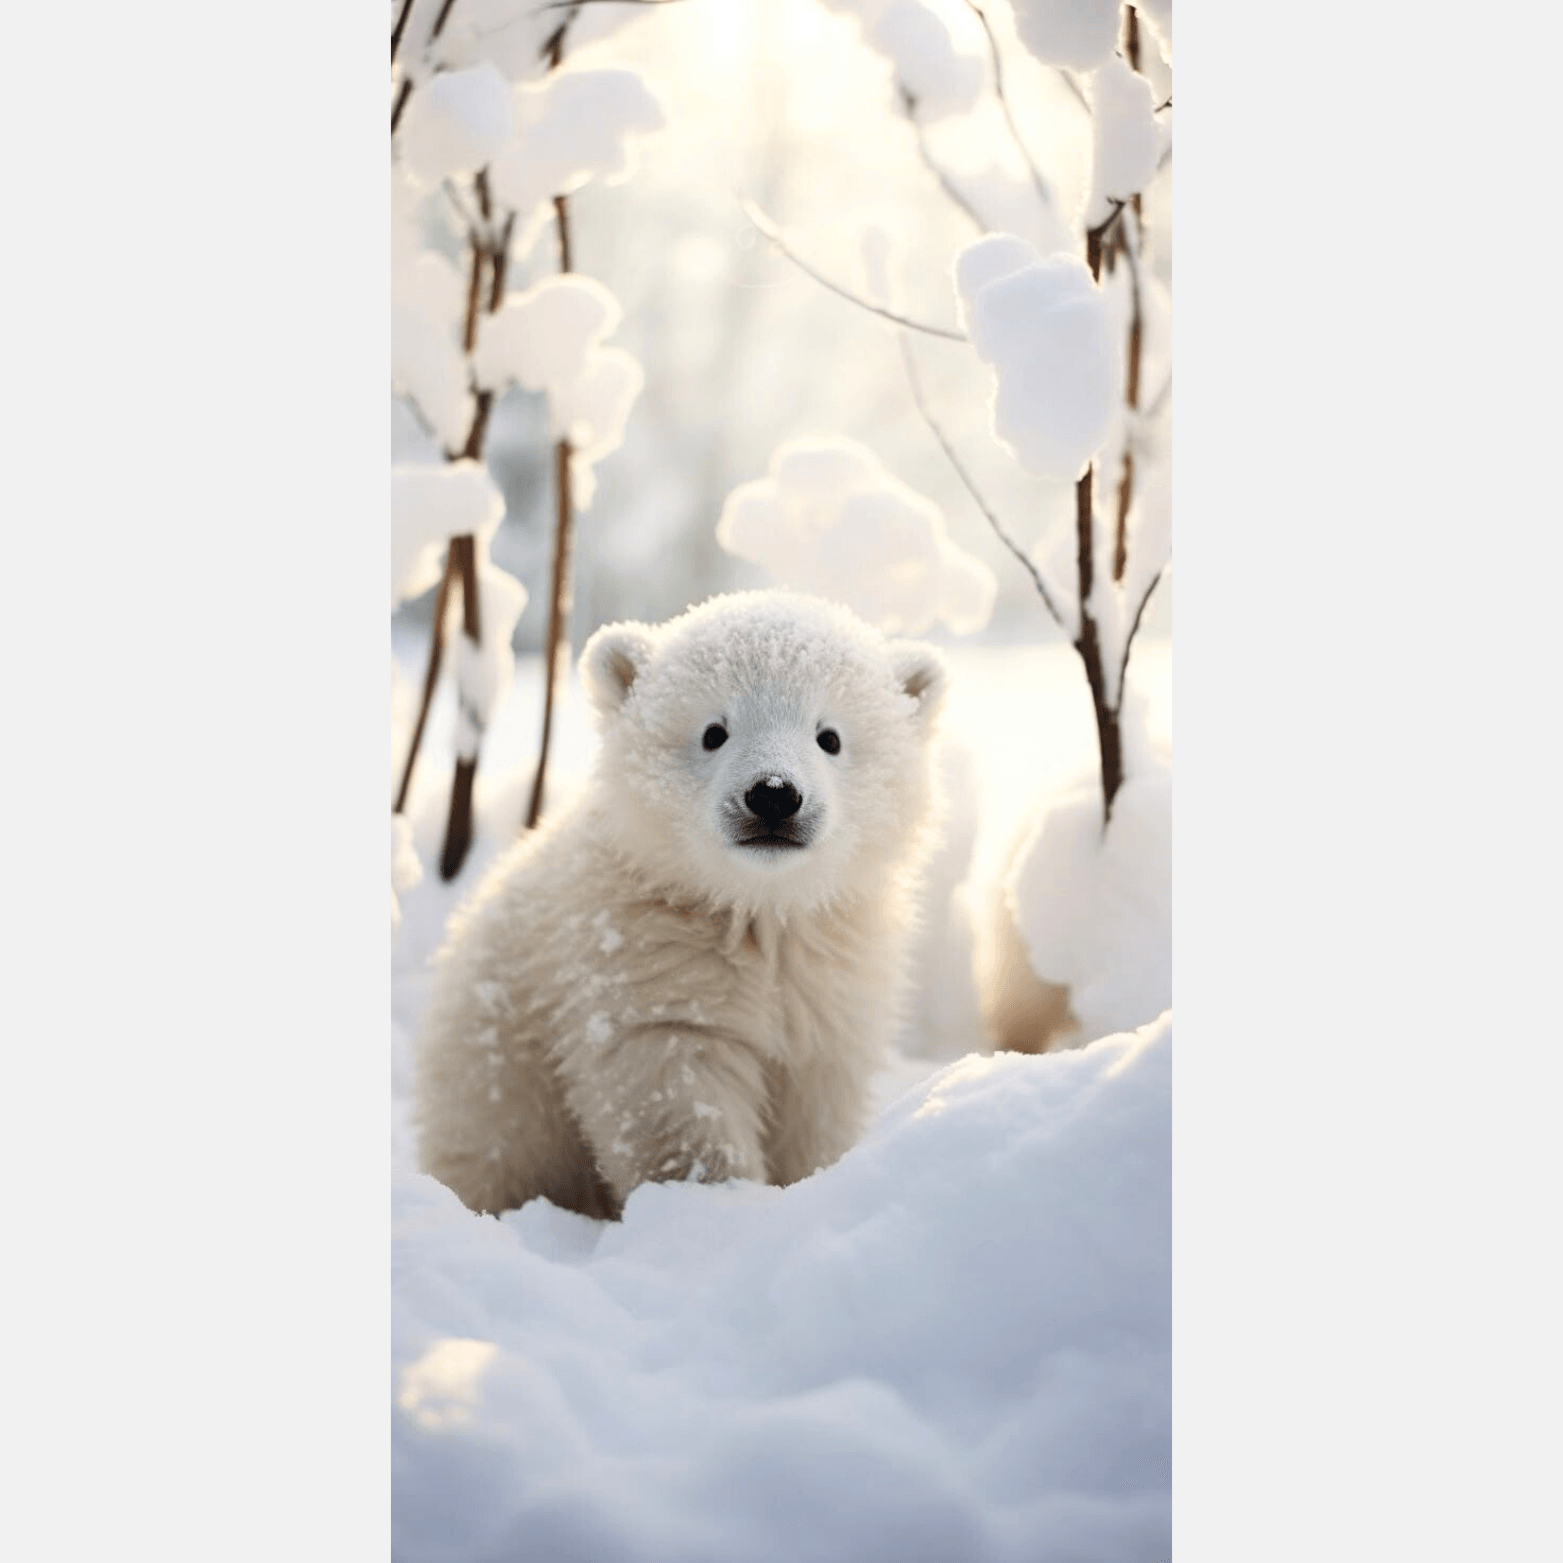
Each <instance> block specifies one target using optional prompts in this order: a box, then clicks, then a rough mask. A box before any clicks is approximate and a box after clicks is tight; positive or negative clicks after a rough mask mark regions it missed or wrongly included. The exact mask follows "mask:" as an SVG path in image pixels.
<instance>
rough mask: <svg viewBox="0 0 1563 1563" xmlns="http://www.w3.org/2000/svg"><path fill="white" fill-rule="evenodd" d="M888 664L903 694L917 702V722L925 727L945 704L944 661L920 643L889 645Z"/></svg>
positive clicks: (898, 641)
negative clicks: (893, 670) (892, 669)
mask: <svg viewBox="0 0 1563 1563" xmlns="http://www.w3.org/2000/svg"><path fill="white" fill-rule="evenodd" d="M890 665H891V667H893V668H894V669H895V676H896V682H897V683H898V684H899V685H900V686H901V691H902V693H903V694H908V695H910V696H911V697H912V699H914V700H915V701H916V702H917V723H918V725H919V726H920V727H928V726H930V725H931V724H932V722H933V719H934V717H935V716H936V715H937V714H938V712H939V708H940V706H942V705H943V704H944V692H945V690H946V688H947V687H948V685H949V675H948V673H947V671H946V669H945V665H944V658H943V657H942V656H940V655H939V653H938V652H937V651H935V650H934V648H933V647H932V646H929V645H927V644H925V643H924V642H923V641H920V640H893V641H891V642H890Z"/></svg>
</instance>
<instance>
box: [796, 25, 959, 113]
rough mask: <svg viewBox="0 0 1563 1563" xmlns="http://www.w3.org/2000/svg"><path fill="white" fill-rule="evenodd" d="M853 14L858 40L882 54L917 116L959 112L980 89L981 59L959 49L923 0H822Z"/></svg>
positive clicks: (946, 29) (946, 28)
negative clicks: (910, 98) (858, 28)
mask: <svg viewBox="0 0 1563 1563" xmlns="http://www.w3.org/2000/svg"><path fill="white" fill-rule="evenodd" d="M824 3H825V5H826V7H827V8H828V9H829V10H832V11H837V12H841V13H844V14H846V15H849V16H855V17H856V18H857V20H858V24H859V26H860V27H861V28H862V32H863V40H864V42H865V43H867V44H868V46H869V47H870V48H871V49H873V50H874V51H875V52H876V53H877V54H881V55H883V56H884V57H885V58H886V59H887V60H888V61H889V62H890V66H891V69H892V70H893V71H894V72H895V78H896V82H897V84H898V85H899V86H900V87H901V89H902V90H903V91H905V92H907V93H909V94H910V95H911V96H912V98H914V99H915V100H916V109H917V114H918V116H919V118H922V119H927V120H936V119H943V118H945V117H946V116H947V115H951V114H964V113H965V112H966V111H967V110H968V109H970V108H971V106H972V104H973V103H975V102H976V100H977V94H978V93H979V92H980V91H981V90H982V82H983V74H984V68H983V62H982V60H981V58H980V57H979V56H977V55H974V54H963V53H961V52H960V51H958V50H957V49H956V47H955V45H954V43H953V42H952V40H951V38H950V30H949V28H948V27H946V26H945V24H944V22H943V20H942V19H941V18H940V17H938V16H937V15H935V14H934V12H933V11H932V10H930V9H929V7H928V6H926V5H924V4H923V3H922V0H824Z"/></svg>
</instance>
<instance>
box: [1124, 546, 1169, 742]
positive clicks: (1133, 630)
mask: <svg viewBox="0 0 1563 1563" xmlns="http://www.w3.org/2000/svg"><path fill="white" fill-rule="evenodd" d="M1166 568H1167V566H1166V565H1165V564H1163V565H1162V566H1161V569H1159V570H1157V572H1156V573H1155V574H1154V575H1153V576H1152V577H1151V583H1150V585H1149V586H1147V587H1146V588H1145V595H1144V596H1143V597H1141V598H1140V605H1139V607H1138V608H1136V609H1135V610H1134V621H1133V623H1131V624H1130V625H1129V633H1128V634H1127V635H1126V636H1124V641H1123V660H1122V661H1121V662H1120V663H1119V664H1118V705H1117V708H1116V709H1117V710H1119V711H1122V710H1123V681H1124V679H1125V678H1126V677H1127V676H1128V673H1129V648H1130V647H1131V646H1132V645H1133V644H1134V637H1135V636H1136V635H1137V634H1138V633H1139V629H1140V620H1141V619H1142V618H1144V616H1145V604H1146V603H1148V602H1149V601H1150V600H1151V593H1152V592H1153V591H1155V590H1156V587H1157V585H1158V584H1159V583H1160V581H1161V577H1162V571H1164V570H1165V569H1166Z"/></svg>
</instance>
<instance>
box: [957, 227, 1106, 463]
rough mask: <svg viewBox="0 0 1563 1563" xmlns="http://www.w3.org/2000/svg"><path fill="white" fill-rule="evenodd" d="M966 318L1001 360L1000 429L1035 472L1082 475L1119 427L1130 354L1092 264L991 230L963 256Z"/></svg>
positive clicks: (989, 355) (996, 416) (983, 348)
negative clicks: (1124, 351)
mask: <svg viewBox="0 0 1563 1563" xmlns="http://www.w3.org/2000/svg"><path fill="white" fill-rule="evenodd" d="M955 281H956V290H957V293H958V295H959V301H960V311H961V318H962V320H963V321H964V323H965V325H966V330H967V333H968V335H969V336H970V337H971V342H972V346H973V348H975V350H976V353H977V356H978V357H979V358H980V359H982V361H983V362H984V363H987V364H989V365H991V366H992V368H993V380H994V389H993V409H992V410H993V433H994V435H995V437H996V438H997V439H998V440H999V441H1000V442H1001V443H1002V444H1003V445H1004V446H1005V447H1006V448H1007V449H1008V450H1009V451H1010V452H1011V453H1012V454H1013V455H1014V456H1015V458H1016V459H1017V460H1018V461H1019V462H1020V464H1021V466H1023V467H1024V468H1025V469H1026V471H1028V472H1030V473H1032V474H1034V475H1035V476H1037V477H1042V478H1052V479H1055V480H1057V481H1059V482H1073V481H1074V480H1075V479H1076V478H1078V477H1079V476H1080V474H1081V473H1082V472H1083V471H1084V470H1085V468H1086V466H1087V464H1088V463H1089V462H1090V460H1091V458H1092V457H1093V456H1094V455H1095V454H1096V452H1097V450H1098V449H1099V448H1100V447H1101V445H1102V443H1103V441H1104V440H1105V439H1106V438H1107V436H1108V434H1109V433H1110V431H1111V429H1112V423H1113V418H1114V417H1115V415H1116V413H1117V410H1118V407H1119V405H1120V403H1121V402H1122V400H1123V354H1122V349H1121V343H1120V341H1119V339H1118V337H1117V335H1116V334H1115V332H1114V330H1113V317H1112V312H1111V310H1109V308H1108V307H1107V304H1106V302H1105V300H1104V298H1103V296H1102V291H1101V289H1100V288H1098V287H1097V285H1096V283H1095V282H1093V281H1092V279H1091V273H1090V271H1089V270H1088V269H1087V267H1086V265H1085V263H1084V262H1083V261H1081V260H1079V259H1078V258H1077V257H1075V256H1073V255H1048V256H1042V255H1039V254H1038V253H1037V252H1036V251H1035V250H1034V249H1033V248H1032V247H1031V246H1030V245H1029V244H1027V243H1026V242H1025V241H1024V240H1022V239H1017V238H1015V237H1014V236H1013V235H1011V234H991V235H989V236H987V237H986V238H982V239H978V240H977V241H976V242H975V243H974V244H971V245H968V246H967V247H966V248H965V249H964V250H962V251H961V253H960V255H959V256H958V257H957V258H956V265H955Z"/></svg>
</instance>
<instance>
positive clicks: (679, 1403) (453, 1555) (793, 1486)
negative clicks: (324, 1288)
mask: <svg viewBox="0 0 1563 1563" xmlns="http://www.w3.org/2000/svg"><path fill="white" fill-rule="evenodd" d="M1171 1057H1172V1026H1171V1017H1170V1016H1167V1017H1163V1018H1162V1019H1161V1020H1159V1021H1158V1022H1157V1023H1156V1024H1155V1025H1153V1026H1149V1027H1147V1028H1145V1029H1144V1030H1143V1031H1141V1032H1140V1033H1139V1034H1138V1035H1136V1036H1115V1037H1110V1038H1106V1039H1104V1040H1102V1041H1100V1042H1098V1043H1096V1044H1095V1045H1094V1046H1092V1047H1089V1048H1086V1049H1083V1050H1080V1051H1077V1052H1071V1053H1063V1054H1057V1055H1053V1056H1044V1057H1025V1056H1020V1055H1015V1054H1005V1055H999V1056H996V1057H991V1058H983V1057H977V1056H970V1057H967V1058H965V1059H963V1060H962V1061H960V1062H959V1063H956V1064H954V1065H951V1066H950V1067H948V1068H946V1069H944V1070H943V1071H942V1072H940V1073H939V1074H937V1075H935V1076H934V1077H933V1078H932V1080H931V1081H930V1082H928V1083H926V1084H924V1085H923V1086H921V1087H920V1088H918V1089H915V1090H913V1091H911V1092H909V1093H908V1094H907V1095H905V1096H904V1097H902V1099H901V1100H900V1101H899V1102H897V1103H896V1104H895V1105H894V1106H893V1107H892V1108H891V1109H890V1110H889V1111H888V1112H886V1113H885V1114H884V1116H883V1117H882V1118H881V1119H880V1121H879V1123H878V1124H877V1126H876V1127H875V1129H874V1130H873V1131H872V1132H871V1133H870V1134H869V1136H868V1137H867V1138H866V1139H865V1140H863V1141H862V1142H861V1143H860V1144H859V1145H858V1146H857V1147H855V1148H854V1149H853V1150H852V1151H850V1152H849V1153H848V1154H847V1155H846V1156H845V1157H844V1158H843V1159H842V1160H841V1161H840V1162H838V1163H837V1164H836V1165H834V1166H833V1167H830V1168H828V1169H826V1170H825V1171H823V1172H821V1173H819V1174H817V1175H816V1176H814V1177H812V1178H810V1179H807V1180H806V1181H805V1182H803V1183H799V1184H796V1185H794V1186H793V1187H791V1188H785V1189H781V1188H768V1187H762V1186H759V1185H755V1184H748V1183H731V1184H725V1185H716V1186H701V1185H696V1184H647V1185H645V1186H643V1187H641V1188H639V1189H637V1190H636V1191H635V1193H634V1194H633V1195H632V1196H631V1198H630V1200H629V1202H628V1204H627V1206H626V1209H625V1211H624V1218H623V1221H622V1223H620V1224H600V1223H597V1222H593V1221H590V1220H587V1219H585V1218H582V1217H578V1216H574V1215H571V1214H568V1213H565V1212H563V1211H560V1210H558V1209H556V1208H555V1207H553V1206H552V1205H550V1204H548V1203H547V1202H546V1201H542V1200H538V1201H534V1202H533V1203H531V1204H530V1205H528V1206H526V1207H524V1208H523V1209H522V1210H520V1211H517V1212H511V1213H509V1214H507V1215H506V1216H504V1217H503V1218H502V1219H500V1220H497V1221H496V1220H493V1219H491V1218H485V1217H479V1216H475V1215H472V1214H471V1213H469V1212H468V1211H467V1210H465V1209H464V1208H463V1207H462V1206H461V1204H460V1203H459V1201H457V1199H456V1197H455V1196H454V1195H453V1194H451V1193H450V1192H449V1191H448V1190H446V1189H445V1188H443V1187H442V1186H441V1185H439V1184H438V1183H436V1182H435V1181H434V1180H433V1179H431V1178H428V1177H425V1176H421V1175H416V1174H411V1173H406V1172H401V1173H398V1175H397V1176H396V1179H395V1182H394V1187H393V1200H394V1214H393V1223H394V1225H393V1258H392V1264H393V1287H394V1293H393V1295H394V1303H393V1318H392V1337H393V1355H394V1364H395V1383H394V1390H393V1394H394V1407H395V1408H394V1411H393V1423H392V1470H393V1478H394V1487H393V1527H394V1535H395V1540H396V1555H397V1557H398V1559H399V1560H401V1563H435V1560H440V1563H446V1560H451V1559H457V1558H460V1559H463V1560H466V1563H486V1560H490V1559H492V1560H496V1563H497V1560H500V1559H506V1560H508V1559H513V1558H516V1557H536V1558H546V1559H548V1560H549V1563H602V1560H605V1559H613V1560H615V1563H639V1560H646V1563H651V1560H659V1563H672V1560H675V1559H676V1560H679V1563H732V1560H734V1559H743V1560H744V1563H795V1560H796V1559H799V1558H808V1559H810V1560H811V1563H864V1560H868V1559H881V1558H883V1559H892V1558H893V1559H896V1560H897V1563H918V1560H927V1563H947V1560H950V1559H955V1558H959V1559H962V1560H963V1563H964V1560H969V1563H1007V1560H1013V1563H1035V1560H1036V1559H1039V1558H1047V1559H1050V1560H1056V1563H1066V1560H1068V1563H1094V1560H1100V1563H1124V1560H1127V1559H1139V1560H1143V1563H1157V1560H1159V1559H1164V1558H1166V1557H1168V1556H1170V1466H1171V1452H1170V1395H1171V1382H1170V1378H1171V1370H1170V1333H1171V1331H1170V1322H1171V1321H1170V1280H1171V1276H1170V1248H1171V1243H1170V1239H1171V1230H1170V1229H1171V1221H1170V1214H1171V1207H1170V1197H1169V1184H1170V1176H1169V1174H1170V1149H1171V1146H1170V1140H1171V1121H1170V1097H1171Z"/></svg>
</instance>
